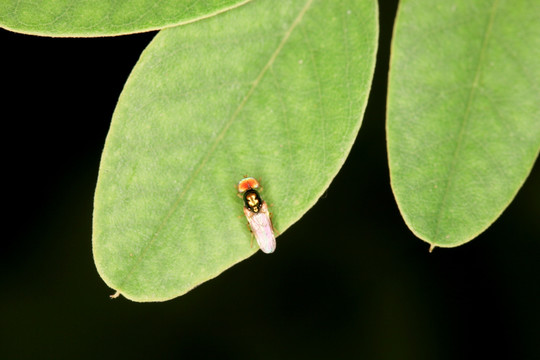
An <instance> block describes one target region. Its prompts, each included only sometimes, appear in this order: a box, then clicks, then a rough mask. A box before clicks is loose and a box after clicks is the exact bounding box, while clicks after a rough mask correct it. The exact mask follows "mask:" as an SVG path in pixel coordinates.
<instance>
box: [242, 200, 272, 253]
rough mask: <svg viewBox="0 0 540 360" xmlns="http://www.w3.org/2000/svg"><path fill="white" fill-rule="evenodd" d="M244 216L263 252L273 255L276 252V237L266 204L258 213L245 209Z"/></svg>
mask: <svg viewBox="0 0 540 360" xmlns="http://www.w3.org/2000/svg"><path fill="white" fill-rule="evenodd" d="M244 214H245V215H246V218H247V220H248V222H249V226H250V227H251V232H253V235H255V239H256V240H257V244H259V247H260V248H261V250H262V251H263V252H264V253H267V254H270V253H273V252H274V250H276V237H275V236H274V227H273V226H272V220H270V213H269V212H268V206H266V203H265V202H263V204H262V206H261V210H260V212H258V213H254V212H251V211H250V210H249V209H247V208H246V207H244Z"/></svg>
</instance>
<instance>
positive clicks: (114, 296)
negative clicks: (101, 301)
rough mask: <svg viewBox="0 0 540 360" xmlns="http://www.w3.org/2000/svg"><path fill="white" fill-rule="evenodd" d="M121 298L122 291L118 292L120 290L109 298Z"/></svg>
mask: <svg viewBox="0 0 540 360" xmlns="http://www.w3.org/2000/svg"><path fill="white" fill-rule="evenodd" d="M119 296H120V291H118V290H117V291H116V292H115V293H114V294H112V295H109V297H110V298H111V299H116V298H117V297H119Z"/></svg>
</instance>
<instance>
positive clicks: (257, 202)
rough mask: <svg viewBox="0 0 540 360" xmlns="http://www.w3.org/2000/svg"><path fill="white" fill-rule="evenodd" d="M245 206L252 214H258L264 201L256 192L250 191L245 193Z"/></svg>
mask: <svg viewBox="0 0 540 360" xmlns="http://www.w3.org/2000/svg"><path fill="white" fill-rule="evenodd" d="M244 205H245V207H246V208H248V209H249V210H250V211H251V212H254V213H258V212H259V211H260V210H261V206H262V200H261V197H260V196H259V193H258V192H257V191H256V190H253V189H249V190H247V191H246V192H245V193H244Z"/></svg>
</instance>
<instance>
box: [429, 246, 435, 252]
mask: <svg viewBox="0 0 540 360" xmlns="http://www.w3.org/2000/svg"><path fill="white" fill-rule="evenodd" d="M435 247H436V246H435V244H431V245H430V246H429V253H430V254H431V253H432V252H433V249H435Z"/></svg>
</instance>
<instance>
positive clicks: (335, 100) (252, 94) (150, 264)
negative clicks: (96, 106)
mask: <svg viewBox="0 0 540 360" xmlns="http://www.w3.org/2000/svg"><path fill="white" fill-rule="evenodd" d="M377 35H378V34H377V8H376V2H375V1H374V0H361V1H358V0H348V1H322V0H321V1H317V0H308V1H306V0H301V1H300V0H294V1H281V2H280V4H279V6H276V3H275V1H274V0H258V1H255V2H253V3H251V4H249V5H246V6H243V7H241V8H239V9H237V10H235V11H230V12H227V13H225V14H223V15H221V16H217V17H213V18H211V19H208V20H205V21H200V22H197V23H194V24H191V25H188V26H184V27H181V28H174V29H168V30H164V31H162V32H160V33H159V34H158V35H157V36H156V37H155V39H154V40H153V41H152V43H151V44H150V45H149V47H148V48H147V49H146V50H145V52H144V53H143V55H142V57H141V59H140V61H139V63H138V64H137V65H136V67H135V68H134V70H133V72H132V74H131V76H130V78H129V80H128V82H127V84H126V86H125V89H124V91H123V93H122V95H121V97H120V100H119V103H118V106H117V108H116V111H115V113H114V116H113V121H112V124H111V128H110V132H109V135H108V137H107V141H106V144H105V150H104V153H103V158H102V162H101V166H100V172H99V179H98V184H97V189H96V194H95V210H94V238H93V245H94V258H95V262H96V265H97V268H98V271H99V273H100V274H101V276H102V278H103V279H104V280H105V282H106V283H107V284H108V285H109V286H110V287H112V288H114V289H117V290H118V291H119V293H121V294H122V295H124V296H126V297H127V298H129V299H132V300H136V301H162V300H167V299H171V298H174V297H176V296H179V295H182V294H183V293H185V292H187V291H189V290H190V289H192V288H193V287H194V286H197V285H198V284H200V283H202V282H204V281H206V280H208V279H211V278H213V277H215V276H217V275H218V274H220V273H221V272H223V271H224V270H225V269H227V268H228V267H230V266H232V265H233V264H235V263H237V262H239V261H242V260H243V259H246V258H247V257H249V256H251V255H252V254H254V253H255V252H256V251H257V246H256V244H255V245H254V246H251V243H252V236H251V233H250V231H249V229H248V228H247V221H246V219H245V217H244V216H243V211H242V207H243V203H242V199H240V198H238V197H237V193H236V189H235V186H236V184H237V183H238V181H239V180H240V179H241V178H242V177H243V176H244V175H249V176H253V177H256V178H260V179H261V185H262V186H263V187H264V190H263V191H262V192H261V196H262V198H263V199H264V200H265V201H266V202H267V203H268V204H269V205H270V211H271V212H272V213H273V222H274V226H275V228H276V230H277V232H278V233H280V234H281V233H283V232H284V231H285V230H286V229H287V228H288V227H289V226H291V225H292V224H293V223H294V222H296V221H298V219H300V217H302V215H303V214H304V213H305V212H307V211H308V209H309V208H310V207H312V206H313V205H314V204H315V203H316V202H317V200H318V198H319V197H320V196H321V195H322V193H323V192H324V191H325V189H326V188H327V187H328V186H329V184H330V182H331V181H332V179H333V177H334V176H335V175H336V173H337V172H338V171H339V169H340V167H341V166H342V164H343V163H344V161H345V158H346V156H347V154H348V153H349V151H350V149H351V146H352V144H353V142H354V140H355V137H356V134H357V132H358V130H359V128H360V124H361V119H362V115H363V113H364V109H365V106H366V101H367V97H368V93H369V89H370V84H371V79H372V76H373V71H374V64H375V53H376V46H377ZM279 248H280V247H279V239H278V247H277V251H279Z"/></svg>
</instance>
